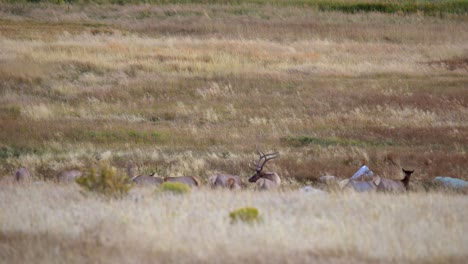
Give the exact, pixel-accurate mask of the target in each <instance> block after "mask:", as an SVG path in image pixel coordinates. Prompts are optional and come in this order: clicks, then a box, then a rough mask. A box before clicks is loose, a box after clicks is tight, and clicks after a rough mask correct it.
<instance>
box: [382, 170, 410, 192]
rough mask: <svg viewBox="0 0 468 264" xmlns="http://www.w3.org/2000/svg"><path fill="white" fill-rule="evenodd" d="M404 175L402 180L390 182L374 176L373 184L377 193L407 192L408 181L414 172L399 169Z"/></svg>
mask: <svg viewBox="0 0 468 264" xmlns="http://www.w3.org/2000/svg"><path fill="white" fill-rule="evenodd" d="M401 170H402V171H403V173H404V174H405V177H404V178H403V179H402V180H391V179H387V178H383V177H380V176H376V179H375V180H374V181H375V184H376V185H377V191H379V192H404V191H407V190H408V187H409V181H410V178H411V174H412V173H413V172H414V170H412V171H407V170H405V169H401Z"/></svg>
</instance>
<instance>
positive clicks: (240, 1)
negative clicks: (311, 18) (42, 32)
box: [0, 0, 468, 16]
mask: <svg viewBox="0 0 468 264" xmlns="http://www.w3.org/2000/svg"><path fill="white" fill-rule="evenodd" d="M0 2H7V3H26V2H29V3H53V4H70V3H76V4H83V3H97V4H119V5H125V4H157V5H169V4H175V5H177V4H204V5H209V4H217V5H248V4H254V5H273V6H299V7H310V8H315V9H318V10H320V11H338V12H344V13H357V12H380V13H396V12H403V13H415V12H422V13H425V14H437V13H454V14H466V13H468V1H467V0H439V1H436V0H396V1H388V0H375V1H369V0H348V1H345V0H318V1H316V0H233V1H228V0H0ZM143 15H144V16H145V15H146V14H143Z"/></svg>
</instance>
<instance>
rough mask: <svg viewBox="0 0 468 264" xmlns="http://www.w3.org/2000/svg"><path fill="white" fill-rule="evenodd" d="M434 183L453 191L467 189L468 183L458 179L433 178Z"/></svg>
mask: <svg viewBox="0 0 468 264" xmlns="http://www.w3.org/2000/svg"><path fill="white" fill-rule="evenodd" d="M434 181H435V182H438V183H441V184H442V185H444V186H447V187H451V188H455V189H463V188H468V181H465V180H462V179H458V178H452V177H444V176H437V177H435V178H434Z"/></svg>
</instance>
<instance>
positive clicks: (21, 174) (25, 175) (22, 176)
mask: <svg viewBox="0 0 468 264" xmlns="http://www.w3.org/2000/svg"><path fill="white" fill-rule="evenodd" d="M31 179H32V177H31V173H29V170H28V169H26V168H25V167H19V169H18V170H16V172H15V180H16V181H17V182H25V181H30V180H31Z"/></svg>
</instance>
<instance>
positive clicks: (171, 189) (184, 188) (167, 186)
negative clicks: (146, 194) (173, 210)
mask: <svg viewBox="0 0 468 264" xmlns="http://www.w3.org/2000/svg"><path fill="white" fill-rule="evenodd" d="M157 193H172V194H178V195H181V194H186V193H190V187H189V186H188V185H187V184H183V183H180V182H164V183H163V184H161V186H160V187H159V188H158V189H157Z"/></svg>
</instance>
